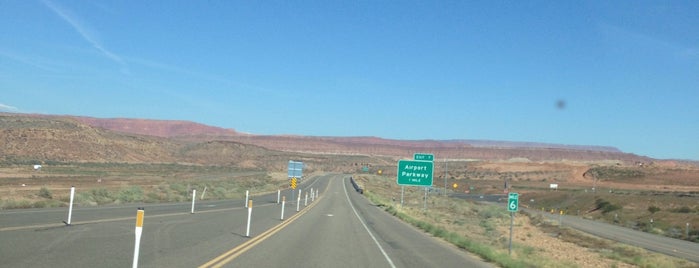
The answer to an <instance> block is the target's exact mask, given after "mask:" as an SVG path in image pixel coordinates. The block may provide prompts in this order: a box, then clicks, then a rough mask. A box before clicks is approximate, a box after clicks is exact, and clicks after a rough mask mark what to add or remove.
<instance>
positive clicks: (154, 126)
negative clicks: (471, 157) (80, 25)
mask: <svg viewBox="0 0 699 268" xmlns="http://www.w3.org/2000/svg"><path fill="white" fill-rule="evenodd" d="M71 117H72V118H75V119H76V120H78V121H80V122H83V123H85V124H88V125H91V126H93V127H99V128H104V129H108V130H112V131H117V132H123V133H130V134H139V135H146V136H156V137H163V138H176V137H196V136H200V137H201V136H204V137H226V136H241V135H244V136H245V135H247V134H241V133H239V132H237V131H235V130H234V129H226V128H221V127H215V126H209V125H204V124H201V123H196V122H191V121H182V120H153V119H133V118H94V117H82V116H71ZM253 136H254V135H253ZM261 136H277V137H290V138H304V137H305V138H309V137H314V138H318V139H327V140H338V139H342V140H343V143H346V144H378V145H400V146H414V147H437V148H439V147H445V148H448V147H453V146H454V145H455V144H459V145H462V146H470V147H485V148H542V149H570V150H581V151H602V152H615V153H621V151H620V150H619V149H617V148H615V147H610V146H593V145H565V144H554V143H536V142H517V141H493V140H464V139H456V140H394V139H384V138H380V137H369V136H366V137H327V136H294V135H261Z"/></svg>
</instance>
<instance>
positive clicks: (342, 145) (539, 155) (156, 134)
mask: <svg viewBox="0 0 699 268" xmlns="http://www.w3.org/2000/svg"><path fill="white" fill-rule="evenodd" d="M0 115H2V116H0V117H2V118H4V119H3V120H4V121H3V122H4V123H3V127H4V128H5V131H4V132H3V133H0V134H5V135H3V136H4V137H5V139H7V141H6V142H5V143H4V145H5V146H4V147H6V148H5V149H6V150H7V151H6V152H15V153H17V155H26V156H27V157H31V155H42V154H47V155H46V157H42V158H46V159H49V158H52V157H50V156H59V155H60V156H61V157H65V156H66V155H67V153H68V152H74V153H71V154H75V155H74V156H71V157H69V158H70V159H74V160H80V159H83V160H90V159H92V160H94V159H105V160H108V161H111V160H118V159H125V160H130V159H139V160H142V161H145V162H148V161H156V162H158V161H171V160H173V159H176V158H177V156H176V154H177V153H176V152H177V151H178V150H180V149H181V147H180V146H191V145H196V144H202V143H206V142H211V141H221V142H236V143H240V144H249V145H254V146H259V147H262V148H266V149H268V150H276V151H285V152H294V153H299V152H302V153H319V154H337V155H376V156H388V157H393V158H410V157H412V155H413V154H414V153H418V152H420V153H432V154H435V157H437V158H439V159H443V158H449V159H480V160H507V159H517V158H523V159H528V160H531V161H543V160H554V161H556V160H571V161H595V160H618V161H621V162H627V163H634V162H650V161H652V160H651V159H650V158H647V157H643V156H638V155H634V154H629V153H623V152H620V151H618V150H616V149H615V148H609V147H599V146H569V145H555V144H535V143H523V142H498V141H487V142H486V141H471V140H451V141H440V140H414V141H411V140H391V139H383V138H379V137H313V136H290V135H248V134H240V133H238V132H236V131H235V130H232V129H224V128H219V127H212V126H207V125H203V124H199V123H194V122H188V121H174V120H147V119H127V118H115V119H99V118H90V117H72V116H51V115H7V114H5V115H3V114H0ZM47 135H48V136H47ZM24 136H26V137H27V138H28V139H31V140H33V141H34V142H25V141H23V140H22V138H23V137H24ZM42 137H43V138H42ZM72 137H74V139H72ZM0 138H2V137H0ZM35 139H36V140H35ZM0 141H2V140H0ZM21 144H26V145H27V146H30V147H31V146H34V147H36V148H34V147H31V148H34V149H36V150H33V149H32V150H30V149H31V148H29V147H27V148H24V149H22V150H20V148H15V147H16V146H19V145H21ZM32 144H33V145H32ZM41 144H44V145H46V144H52V145H51V146H48V147H46V146H44V147H46V148H43V147H42V148H39V147H37V146H38V145H41ZM69 144H73V145H71V146H68V145H69ZM8 146H9V147H8ZM66 146H68V147H66ZM100 146H102V147H104V146H107V147H105V148H103V149H101V150H97V151H99V152H102V153H105V155H91V154H88V153H87V152H90V148H101V147H100ZM214 147H216V146H213V147H211V148H214ZM144 148H149V149H148V150H146V151H141V150H143V149H144ZM188 148H189V147H188ZM205 148H209V149H211V148H210V147H205ZM248 149H249V148H248ZM204 151H206V150H204ZM30 152H34V153H30ZM15 153H10V155H14V154H15ZM94 153H95V152H92V154H94ZM82 154H85V155H82ZM150 154H152V155H150ZM81 155H82V156H81ZM197 155H205V153H204V152H203V151H202V149H201V148H200V149H199V150H197ZM206 159H209V160H211V159H213V158H210V157H209V158H206ZM189 160H192V159H189ZM192 161H193V160H192Z"/></svg>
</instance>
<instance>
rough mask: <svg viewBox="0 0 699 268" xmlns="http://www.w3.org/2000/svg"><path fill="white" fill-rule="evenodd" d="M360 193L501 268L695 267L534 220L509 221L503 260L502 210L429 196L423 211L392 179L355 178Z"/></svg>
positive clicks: (419, 199)
mask: <svg viewBox="0 0 699 268" xmlns="http://www.w3.org/2000/svg"><path fill="white" fill-rule="evenodd" d="M354 178H355V179H356V180H357V181H358V182H359V183H361V184H362V185H364V188H365V194H366V195H367V196H368V197H369V198H370V199H371V200H372V202H374V203H376V204H377V205H379V206H383V207H384V208H385V209H386V210H387V211H388V212H389V213H391V214H393V215H395V216H397V217H399V218H401V219H402V220H404V221H406V222H408V223H410V224H412V225H414V226H416V227H418V228H420V229H422V230H424V231H425V232H428V233H430V234H432V235H434V236H436V237H440V238H442V239H444V240H445V241H448V242H450V243H452V244H454V245H456V246H458V247H461V248H464V249H466V250H468V251H470V252H473V253H476V254H478V255H480V256H481V257H483V258H484V259H486V260H488V261H491V262H494V263H496V264H498V265H500V266H502V267H696V264H695V263H690V262H687V261H685V260H682V259H677V258H672V257H668V256H665V255H662V254H657V253H652V252H648V251H646V250H643V249H640V248H636V247H631V246H627V245H622V244H619V243H616V242H614V241H610V240H605V239H601V238H597V237H592V236H590V235H587V234H585V233H581V232H578V231H575V230H572V229H568V228H559V227H558V226H557V225H556V224H555V223H551V222H547V221H544V220H543V219H542V218H540V217H532V218H530V217H528V215H526V214H523V213H518V214H517V217H515V226H514V230H515V232H514V234H515V235H514V240H513V249H512V255H511V256H510V255H508V242H509V225H510V216H509V213H508V212H507V211H506V210H505V208H504V207H501V206H497V205H484V204H477V203H473V202H470V201H465V200H455V199H451V198H446V197H443V196H438V195H435V194H434V193H433V194H431V195H430V196H429V197H428V199H427V210H424V209H423V207H424V205H425V203H424V199H423V197H424V191H423V190H422V188H418V187H405V195H404V199H405V200H404V201H405V202H404V205H403V207H401V205H400V187H399V186H398V185H396V183H395V179H394V178H389V177H382V176H375V175H355V176H354Z"/></svg>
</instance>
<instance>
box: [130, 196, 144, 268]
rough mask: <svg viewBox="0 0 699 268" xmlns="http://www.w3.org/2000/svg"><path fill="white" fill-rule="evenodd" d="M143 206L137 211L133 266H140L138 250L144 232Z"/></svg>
mask: <svg viewBox="0 0 699 268" xmlns="http://www.w3.org/2000/svg"><path fill="white" fill-rule="evenodd" d="M143 213H144V212H143V208H138V211H137V212H136V242H135V244H134V250H133V266H132V267H133V268H137V267H138V252H139V249H140V248H141V235H142V234H143Z"/></svg>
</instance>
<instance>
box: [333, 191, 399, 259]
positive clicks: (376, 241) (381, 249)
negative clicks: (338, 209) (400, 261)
mask: <svg viewBox="0 0 699 268" xmlns="http://www.w3.org/2000/svg"><path fill="white" fill-rule="evenodd" d="M342 188H343V189H344V190H345V197H347V203H349V205H350V207H351V208H352V211H353V212H354V215H355V216H357V219H359V222H361V223H362V226H364V229H365V230H366V232H367V233H369V236H371V239H373V240H374V243H376V246H377V247H379V250H380V251H381V254H383V257H384V258H386V261H387V262H388V264H389V265H391V267H392V268H396V265H395V264H393V261H392V260H391V258H390V257H388V254H387V253H386V251H385V250H383V247H381V244H379V240H376V237H375V236H374V234H372V233H371V230H369V227H368V226H366V223H364V219H362V217H360V216H359V213H357V210H356V209H355V208H354V205H352V201H351V200H350V198H349V194H347V186H346V185H345V179H344V178H343V179H342Z"/></svg>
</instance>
